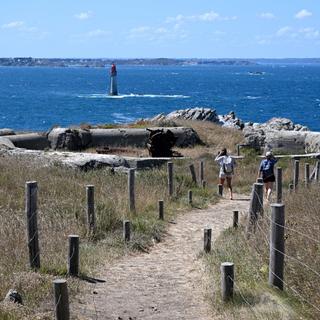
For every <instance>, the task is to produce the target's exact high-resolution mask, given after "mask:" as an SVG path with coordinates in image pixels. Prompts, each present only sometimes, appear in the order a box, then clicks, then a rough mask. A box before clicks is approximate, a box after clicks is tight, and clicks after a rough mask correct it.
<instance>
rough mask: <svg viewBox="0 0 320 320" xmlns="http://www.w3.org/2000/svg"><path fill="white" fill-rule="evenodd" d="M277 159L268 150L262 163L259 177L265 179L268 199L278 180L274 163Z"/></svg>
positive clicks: (268, 199)
mask: <svg viewBox="0 0 320 320" xmlns="http://www.w3.org/2000/svg"><path fill="white" fill-rule="evenodd" d="M277 161H278V160H277V159H276V158H275V157H274V156H273V154H272V152H271V151H268V152H266V158H265V159H263V160H262V161H261V163H260V168H259V173H258V178H261V177H262V179H263V183H264V186H265V195H266V199H267V201H270V198H271V193H272V189H273V183H274V182H275V181H276V177H275V175H274V165H275V164H276V163H277Z"/></svg>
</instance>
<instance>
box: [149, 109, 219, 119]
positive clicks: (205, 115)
mask: <svg viewBox="0 0 320 320" xmlns="http://www.w3.org/2000/svg"><path fill="white" fill-rule="evenodd" d="M165 120H166V121H167V120H194V121H211V122H216V123H218V122H219V118H218V115H217V113H216V110H214V109H210V108H200V107H197V108H189V109H182V110H175V111H172V112H171V113H169V114H167V115H165V114H163V113H161V114H158V115H156V116H155V117H153V118H151V119H149V121H151V122H159V121H165Z"/></svg>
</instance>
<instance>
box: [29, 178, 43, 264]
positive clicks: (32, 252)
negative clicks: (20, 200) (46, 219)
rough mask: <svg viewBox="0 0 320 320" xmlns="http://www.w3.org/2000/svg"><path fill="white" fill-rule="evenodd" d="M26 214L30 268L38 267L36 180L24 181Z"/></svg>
mask: <svg viewBox="0 0 320 320" xmlns="http://www.w3.org/2000/svg"><path fill="white" fill-rule="evenodd" d="M25 190H26V191H25V201H26V207H25V210H26V215H27V225H28V226H27V227H28V248H29V262H30V267H31V268H32V269H39V268H40V251H39V239H38V217H37V216H38V208H37V201H38V200H37V197H38V184H37V182H36V181H28V182H26V189H25Z"/></svg>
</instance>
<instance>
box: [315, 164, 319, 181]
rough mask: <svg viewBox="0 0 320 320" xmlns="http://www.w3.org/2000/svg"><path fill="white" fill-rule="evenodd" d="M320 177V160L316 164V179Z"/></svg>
mask: <svg viewBox="0 0 320 320" xmlns="http://www.w3.org/2000/svg"><path fill="white" fill-rule="evenodd" d="M319 177H320V161H319V160H318V161H317V164H316V175H315V180H316V181H319Z"/></svg>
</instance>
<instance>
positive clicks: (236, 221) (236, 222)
mask: <svg viewBox="0 0 320 320" xmlns="http://www.w3.org/2000/svg"><path fill="white" fill-rule="evenodd" d="M238 226H239V211H237V210H234V211H233V228H234V229H236V228H238Z"/></svg>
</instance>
